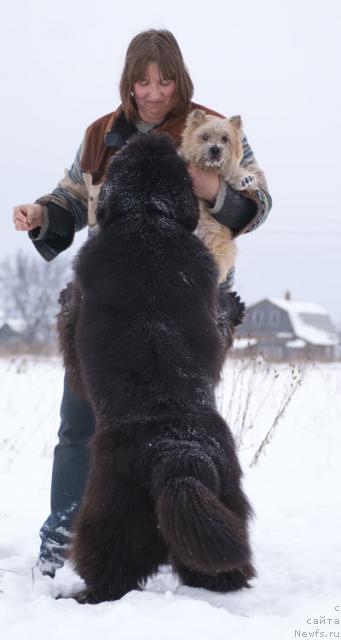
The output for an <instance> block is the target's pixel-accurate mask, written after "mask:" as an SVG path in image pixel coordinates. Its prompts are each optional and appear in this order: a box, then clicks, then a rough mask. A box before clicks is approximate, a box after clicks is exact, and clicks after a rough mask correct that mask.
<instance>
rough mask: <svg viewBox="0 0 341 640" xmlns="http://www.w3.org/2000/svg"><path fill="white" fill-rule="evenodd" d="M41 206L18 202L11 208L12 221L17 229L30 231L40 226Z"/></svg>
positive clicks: (41, 219)
mask: <svg viewBox="0 0 341 640" xmlns="http://www.w3.org/2000/svg"><path fill="white" fill-rule="evenodd" d="M42 221H43V207H42V205H41V204H19V205H18V206H17V207H14V209H13V222H14V226H15V228H16V230H17V231H32V229H35V228H36V227H41V225H42Z"/></svg>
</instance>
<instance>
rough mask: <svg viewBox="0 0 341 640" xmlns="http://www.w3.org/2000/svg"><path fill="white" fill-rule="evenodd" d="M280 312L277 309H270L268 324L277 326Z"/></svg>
mask: <svg viewBox="0 0 341 640" xmlns="http://www.w3.org/2000/svg"><path fill="white" fill-rule="evenodd" d="M279 319H280V314H279V311H277V310H275V311H270V316H269V324H270V326H271V327H278V325H279Z"/></svg>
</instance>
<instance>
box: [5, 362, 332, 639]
mask: <svg viewBox="0 0 341 640" xmlns="http://www.w3.org/2000/svg"><path fill="white" fill-rule="evenodd" d="M304 369H305V370H304V371H303V372H302V371H300V370H297V368H292V367H290V366H289V365H280V366H278V367H277V368H275V367H273V366H272V367H270V368H269V369H267V368H266V367H265V366H264V365H263V364H261V363H257V362H256V363H252V362H249V363H247V364H246V363H242V362H237V363H233V362H229V363H228V365H227V366H226V369H225V375H224V381H223V383H222V385H221V388H220V389H219V391H218V404H219V407H220V408H221V411H222V412H223V414H224V416H225V417H226V416H229V419H230V422H231V426H232V428H233V430H234V432H235V434H236V437H237V439H238V441H239V443H240V456H241V460H242V464H243V468H244V474H245V476H244V486H245V490H246V492H247V494H248V496H249V497H250V499H251V501H252V504H253V507H254V510H255V513H256V517H255V519H254V522H253V525H252V546H253V550H254V557H255V564H256V568H257V572H258V576H257V578H256V579H255V580H254V581H253V588H252V589H249V590H245V591H242V592H238V593H234V594H226V595H225V594H214V593H211V592H209V591H205V590H202V589H192V588H188V587H183V586H180V585H179V583H178V581H177V580H176V578H175V577H174V576H172V575H171V573H170V570H169V568H168V567H163V568H162V571H160V573H159V574H158V575H157V576H155V577H154V578H153V579H151V580H150V581H149V582H148V584H147V585H146V588H145V590H144V591H143V592H137V591H134V592H131V593H128V594H127V595H126V596H125V597H124V598H122V599H121V600H120V601H118V602H112V603H103V604H100V605H95V606H93V605H78V604H77V603H76V602H75V601H74V600H72V599H64V600H63V599H59V600H56V599H55V596H56V595H58V594H60V593H61V594H64V595H67V594H69V593H70V592H72V590H73V589H74V588H76V587H77V586H79V579H78V578H77V576H76V575H75V574H74V573H73V572H72V570H71V568H70V567H64V568H63V569H61V570H59V571H58V572H57V574H56V578H55V579H54V580H52V579H50V578H48V577H42V576H41V575H40V574H39V572H38V571H37V569H36V568H35V561H36V557H37V552H38V546H39V538H38V529H39V527H40V525H41V523H42V522H43V520H44V519H45V517H46V516H47V514H48V510H49V483H50V473H51V462H52V452H53V447H54V445H55V440H56V432H57V427H58V421H59V419H58V412H59V402H60V396H61V391H62V368H61V365H60V362H59V360H58V359H33V358H25V359H23V358H22V357H20V358H19V357H17V358H12V359H10V358H8V359H0V388H1V397H0V638H1V640H19V639H20V640H22V639H27V638H28V639H32V640H33V639H36V640H39V639H40V638H44V639H45V638H46V637H48V638H49V640H57V639H58V640H60V639H61V638H62V639H63V640H69V639H71V638H72V639H74V638H82V640H83V639H84V640H88V639H89V640H90V639H91V640H93V638H94V637H98V638H101V640H106V639H107V638H108V639H109V638H110V639H115V640H156V639H157V640H185V639H186V640H189V639H190V638H193V640H232V639H233V640H241V639H243V640H245V639H247V640H248V639H250V640H251V639H252V640H258V639H259V640H264V639H268V638H269V639H271V640H277V639H280V638H287V639H290V638H309V637H312V638H338V637H340V631H339V630H340V618H341V614H340V610H341V588H340V587H341V536H340V530H341V508H340V487H341V482H340V476H341V472H340V459H341V432H340V427H341V423H340V415H341V365H340V364H325V365H322V364H315V365H307V366H306V367H305V368H304ZM291 396H292V397H291ZM267 434H269V435H268V438H269V439H271V442H270V443H269V444H268V445H267V446H266V447H265V450H261V451H260V454H259V459H258V462H257V464H256V465H255V464H252V463H253V462H254V460H255V454H256V453H257V450H258V449H259V446H260V445H261V443H262V441H263V440H264V438H265V436H266V435H267ZM250 463H251V466H250Z"/></svg>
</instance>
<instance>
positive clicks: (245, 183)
mask: <svg viewBox="0 0 341 640" xmlns="http://www.w3.org/2000/svg"><path fill="white" fill-rule="evenodd" d="M254 182H255V178H254V176H245V177H244V178H242V179H241V181H240V184H241V187H242V189H247V188H248V187H253V186H254Z"/></svg>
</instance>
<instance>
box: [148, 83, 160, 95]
mask: <svg viewBox="0 0 341 640" xmlns="http://www.w3.org/2000/svg"><path fill="white" fill-rule="evenodd" d="M149 95H150V97H151V98H159V97H160V96H161V95H162V87H161V85H158V84H151V85H150V87H149Z"/></svg>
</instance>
